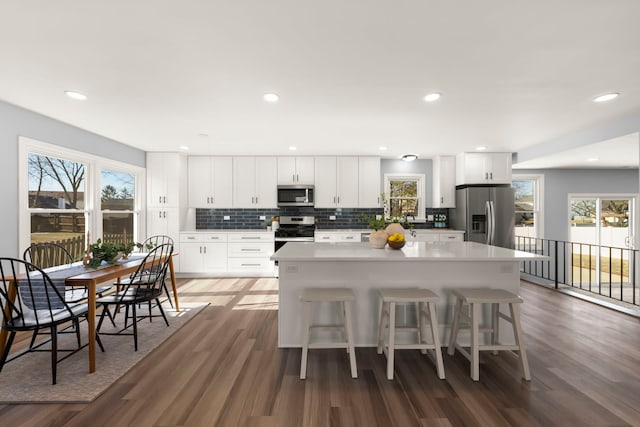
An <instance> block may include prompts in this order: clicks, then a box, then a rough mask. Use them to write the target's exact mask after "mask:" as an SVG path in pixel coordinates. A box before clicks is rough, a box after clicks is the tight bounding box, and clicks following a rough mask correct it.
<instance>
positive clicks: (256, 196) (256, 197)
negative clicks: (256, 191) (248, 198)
mask: <svg viewBox="0 0 640 427" xmlns="http://www.w3.org/2000/svg"><path fill="white" fill-rule="evenodd" d="M257 204H258V196H256V205H257Z"/></svg>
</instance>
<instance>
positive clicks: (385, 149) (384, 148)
mask: <svg viewBox="0 0 640 427" xmlns="http://www.w3.org/2000/svg"><path fill="white" fill-rule="evenodd" d="M378 150H380V151H387V147H378Z"/></svg>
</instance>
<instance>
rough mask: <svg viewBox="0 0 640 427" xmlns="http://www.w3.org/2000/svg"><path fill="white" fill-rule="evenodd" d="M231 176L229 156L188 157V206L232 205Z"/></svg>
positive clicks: (231, 167)
mask: <svg viewBox="0 0 640 427" xmlns="http://www.w3.org/2000/svg"><path fill="white" fill-rule="evenodd" d="M232 177H233V159H232V158H231V157H189V207H192V208H230V207H232V206H233V186H232Z"/></svg>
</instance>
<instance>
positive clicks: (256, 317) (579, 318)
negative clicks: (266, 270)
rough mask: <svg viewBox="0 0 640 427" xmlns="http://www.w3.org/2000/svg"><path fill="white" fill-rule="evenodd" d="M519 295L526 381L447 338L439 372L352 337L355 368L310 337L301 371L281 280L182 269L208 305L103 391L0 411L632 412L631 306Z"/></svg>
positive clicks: (603, 422)
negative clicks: (475, 359) (476, 365)
mask: <svg viewBox="0 0 640 427" xmlns="http://www.w3.org/2000/svg"><path fill="white" fill-rule="evenodd" d="M521 295H522V296H523V298H524V300H525V303H524V304H523V305H522V324H523V328H524V331H525V335H526V339H527V342H526V344H527V348H528V355H529V361H530V366H531V373H532V381H531V382H526V381H523V380H521V378H520V370H519V364H518V360H517V358H515V357H513V356H512V355H510V354H507V353H502V354H500V355H498V356H493V355H491V354H484V353H483V356H482V362H481V366H480V381H479V382H477V383H476V382H473V381H471V379H470V377H469V363H468V361H467V360H466V359H464V358H463V357H462V356H460V355H459V353H456V355H455V356H448V355H447V354H446V351H444V352H443V353H444V363H445V371H446V376H447V379H446V380H439V379H438V378H437V376H436V372H435V368H434V366H433V364H432V363H431V361H430V360H428V359H426V358H425V357H424V356H422V355H421V354H420V353H419V352H418V351H417V350H403V351H398V352H397V353H396V373H395V379H394V380H393V381H388V380H387V379H386V376H385V359H384V357H383V356H379V355H377V354H376V351H375V348H358V349H357V350H356V355H357V363H358V375H359V378H358V379H351V377H350V374H349V364H348V360H347V356H346V354H345V352H344V350H312V351H310V353H309V366H308V373H307V375H308V379H307V380H305V381H301V380H300V379H299V378H298V375H299V363H300V350H299V349H292V350H288V349H278V348H277V311H276V309H277V280H275V279H206V280H204V279H200V280H181V283H180V298H181V301H183V302H187V301H209V302H211V305H210V306H209V307H207V308H205V310H204V311H203V312H201V313H200V314H198V315H197V316H196V317H195V318H194V319H193V320H192V321H191V322H190V323H189V324H188V325H187V326H185V327H184V328H182V329H181V330H180V331H178V332H177V333H176V334H174V335H173V336H172V337H171V338H170V339H169V340H168V341H166V342H165V343H164V344H163V345H162V346H161V347H159V348H158V349H156V350H155V351H154V352H153V353H152V354H150V355H149V356H148V357H147V358H145V359H144V360H143V361H142V362H141V363H140V364H139V365H137V366H136V367H135V368H134V369H132V370H131V371H130V372H128V373H127V374H126V375H124V376H123V377H122V378H121V379H120V380H118V381H117V382H116V383H115V384H113V386H111V387H110V388H109V389H108V390H107V391H106V392H105V393H104V394H103V395H102V396H100V397H99V398H98V399H96V400H95V401H94V402H92V403H90V404H36V405H34V404H28V405H27V404H25V405H1V406H0V425H2V426H47V425H50V426H89V425H110V426H124V425H131V426H209V425H211V426H213V425H220V426H316V425H317V426H328V425H333V426H341V425H345V426H346V425H362V426H375V425H379V426H449V425H453V426H462V425H469V426H476V425H477V426H509V425H512V426H622V425H636V426H640V320H639V319H637V318H634V317H630V316H627V315H624V314H620V313H617V312H614V311H611V310H608V309H606V308H603V307H599V306H596V305H593V304H590V303H588V302H585V301H581V300H579V299H575V298H572V297H569V296H566V295H563V294H561V293H558V292H555V291H553V290H550V289H546V288H543V287H538V286H536V285H532V284H528V283H524V282H523V285H522V289H521ZM27 357H28V356H27ZM10 368H11V366H10V365H8V366H7V367H6V369H10ZM98 369H99V367H98ZM0 375H1V374H0Z"/></svg>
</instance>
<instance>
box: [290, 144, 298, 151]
mask: <svg viewBox="0 0 640 427" xmlns="http://www.w3.org/2000/svg"><path fill="white" fill-rule="evenodd" d="M289 150H291V151H296V150H297V148H296V147H294V146H293V145H292V146H290V147H289Z"/></svg>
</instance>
